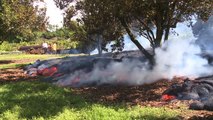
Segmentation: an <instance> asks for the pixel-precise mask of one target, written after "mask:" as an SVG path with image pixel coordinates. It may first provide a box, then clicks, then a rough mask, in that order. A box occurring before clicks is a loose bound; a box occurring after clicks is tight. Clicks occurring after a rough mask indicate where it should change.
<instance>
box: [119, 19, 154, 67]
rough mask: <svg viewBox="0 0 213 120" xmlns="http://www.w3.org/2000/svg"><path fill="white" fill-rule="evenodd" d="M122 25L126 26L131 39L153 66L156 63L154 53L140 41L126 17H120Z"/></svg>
mask: <svg viewBox="0 0 213 120" xmlns="http://www.w3.org/2000/svg"><path fill="white" fill-rule="evenodd" d="M120 22H121V24H122V26H123V27H124V28H125V30H126V32H127V33H128V35H129V37H130V40H131V41H132V42H133V43H134V44H135V45H136V46H137V47H138V49H139V50H140V51H141V52H142V54H144V55H145V57H146V58H147V59H148V60H149V62H150V64H151V65H152V66H154V65H155V61H154V55H152V54H150V53H149V52H148V51H147V50H146V49H145V48H144V47H143V46H142V45H141V44H140V43H139V42H138V40H136V39H135V36H134V35H133V33H132V32H131V30H130V28H129V27H128V25H127V23H126V21H125V20H124V19H122V18H121V19H120Z"/></svg>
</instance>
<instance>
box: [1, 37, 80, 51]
mask: <svg viewBox="0 0 213 120" xmlns="http://www.w3.org/2000/svg"><path fill="white" fill-rule="evenodd" d="M45 41H46V42H47V43H48V44H53V43H54V42H56V43H57V49H71V48H77V47H78V46H79V44H80V42H78V41H71V40H69V39H68V40H65V39H63V40H45ZM43 42H44V40H43V39H39V40H35V41H30V42H26V41H23V42H19V43H9V42H7V41H4V42H2V43H1V44H0V51H17V50H18V49H19V48H20V47H21V46H34V45H42V43H43Z"/></svg>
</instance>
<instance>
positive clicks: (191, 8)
mask: <svg viewBox="0 0 213 120" xmlns="http://www.w3.org/2000/svg"><path fill="white" fill-rule="evenodd" d="M61 1H63V0H61ZM78 6H80V7H79V8H80V9H78V10H80V11H82V15H83V18H82V19H83V21H84V22H83V23H84V24H85V26H87V27H88V29H91V30H92V31H94V33H98V34H102V35H103V33H107V32H104V31H108V32H109V33H112V32H113V30H114V28H119V29H117V30H118V33H120V34H118V37H117V38H119V37H121V36H123V35H124V34H128V35H129V37H130V39H131V41H132V42H133V43H134V44H135V45H136V46H137V47H138V48H139V50H140V51H141V52H142V53H143V54H144V55H145V56H146V57H147V58H148V59H149V61H150V62H151V63H152V64H154V55H155V52H154V50H155V48H157V47H160V45H161V43H162V42H164V41H165V40H168V36H169V33H170V29H171V28H175V27H176V25H177V23H179V22H183V21H189V22H190V21H191V20H192V18H193V17H194V16H195V17H198V18H201V19H204V20H206V19H207V18H208V17H209V15H210V14H211V11H212V10H213V2H212V0H202V1H197V0H188V1H184V0H141V1H139V0H80V1H78ZM119 35H121V36H119ZM138 35H140V36H143V37H144V38H146V39H148V40H149V41H150V46H151V47H152V48H153V52H152V53H150V52H148V51H147V50H146V49H145V48H144V47H143V46H142V45H141V44H140V43H139V41H138V40H137V39H136V36H138Z"/></svg>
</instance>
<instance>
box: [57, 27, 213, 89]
mask: <svg viewBox="0 0 213 120" xmlns="http://www.w3.org/2000/svg"><path fill="white" fill-rule="evenodd" d="M179 26H182V27H179V28H181V29H179V30H177V31H179V36H170V38H171V39H170V40H168V41H166V42H165V43H164V44H163V45H162V47H161V48H158V49H156V51H155V53H156V56H155V60H156V66H155V67H154V68H153V69H152V70H151V69H149V64H148V62H146V61H144V58H142V59H143V60H141V59H139V58H138V59H136V58H135V59H127V58H126V59H123V60H122V62H116V61H112V62H109V63H108V64H107V65H106V66H105V67H103V66H101V65H100V64H95V65H94V68H93V69H92V71H90V72H85V71H84V70H83V69H82V70H78V71H75V72H74V73H71V74H70V75H67V76H66V77H65V78H63V80H59V81H58V82H57V83H56V84H58V85H61V86H76V87H79V86H82V85H84V84H88V83H95V84H96V85H100V84H129V85H141V84H145V83H152V82H155V81H157V80H159V79H164V78H167V79H171V78H172V77H174V76H188V77H200V76H206V75H212V74H213V67H212V66H211V65H209V63H208V61H207V60H206V59H205V58H203V57H201V54H202V50H201V47H200V45H199V44H198V43H199V42H197V41H201V40H202V39H204V38H205V37H206V36H205V37H204V38H203V37H198V38H195V37H194V35H193V33H192V31H191V30H190V29H189V28H188V27H184V25H183V24H179ZM208 30H209V28H208ZM210 30H212V27H211V29H210ZM211 38H212V37H211ZM209 45H210V46H211V44H208V46H209Z"/></svg>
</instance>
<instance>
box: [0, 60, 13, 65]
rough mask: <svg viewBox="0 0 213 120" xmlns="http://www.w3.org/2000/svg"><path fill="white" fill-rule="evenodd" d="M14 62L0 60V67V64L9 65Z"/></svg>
mask: <svg viewBox="0 0 213 120" xmlns="http://www.w3.org/2000/svg"><path fill="white" fill-rule="evenodd" d="M13 62H14V61H12V60H0V65H1V64H10V63H13Z"/></svg>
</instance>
